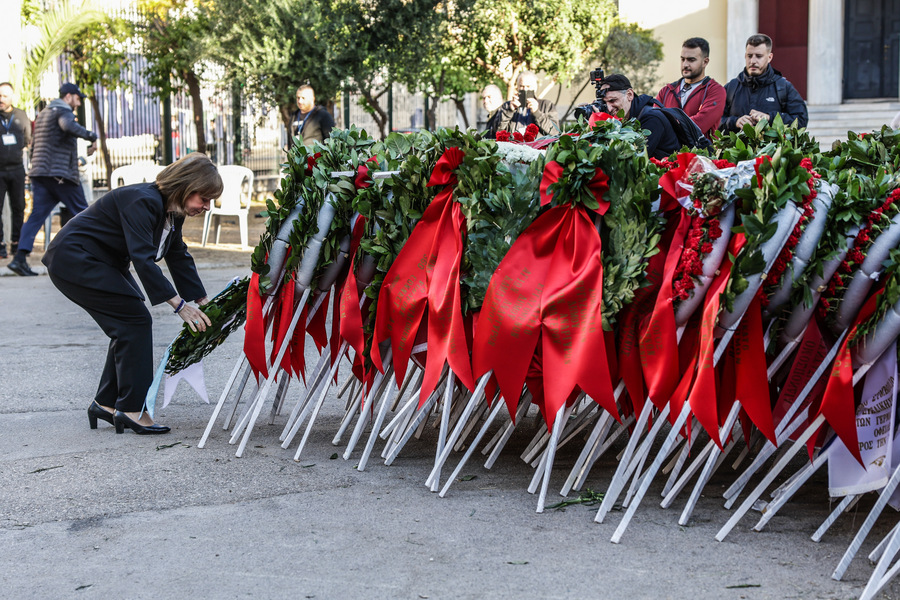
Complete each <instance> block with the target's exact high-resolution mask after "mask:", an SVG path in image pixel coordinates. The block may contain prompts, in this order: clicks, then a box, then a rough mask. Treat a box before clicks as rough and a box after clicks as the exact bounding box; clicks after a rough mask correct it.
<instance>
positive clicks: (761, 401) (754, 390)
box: [720, 298, 777, 445]
mask: <svg viewBox="0 0 900 600" xmlns="http://www.w3.org/2000/svg"><path fill="white" fill-rule="evenodd" d="M731 346H732V348H733V349H734V367H735V399H736V400H737V401H738V402H740V403H741V407H743V409H744V411H745V412H746V413H747V416H748V417H749V418H750V420H751V421H752V422H753V424H754V425H756V427H757V429H759V431H760V432H761V433H762V434H763V435H764V436H766V439H768V440H769V441H770V442H772V444H773V445H777V444H776V441H775V423H774V419H773V417H772V402H771V399H770V398H769V386H768V385H766V384H764V383H763V382H767V381H768V374H767V373H766V348H765V343H764V341H763V326H762V307H761V306H760V301H759V299H758V298H756V299H754V300H753V302H752V303H751V304H750V307H749V308H748V309H747V313H746V314H745V315H744V318H743V319H742V320H741V324H740V326H739V327H738V330H737V331H736V332H735V334H734V341H733V343H732V345H731ZM730 406H731V405H730V403H729V405H728V406H727V407H723V408H724V410H725V411H727V410H728V409H729V408H730ZM720 414H723V413H721V412H720Z"/></svg>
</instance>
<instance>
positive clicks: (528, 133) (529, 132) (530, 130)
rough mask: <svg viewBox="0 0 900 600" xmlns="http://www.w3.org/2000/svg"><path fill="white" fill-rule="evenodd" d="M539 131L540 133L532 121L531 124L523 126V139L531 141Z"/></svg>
mask: <svg viewBox="0 0 900 600" xmlns="http://www.w3.org/2000/svg"><path fill="white" fill-rule="evenodd" d="M539 133H540V130H539V129H538V127H537V125H535V124H534V123H532V124H531V125H529V126H528V127H526V128H525V141H526V142H533V141H534V140H535V138H536V137H537V136H538V134H539Z"/></svg>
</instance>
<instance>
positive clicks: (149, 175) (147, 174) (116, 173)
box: [109, 163, 165, 190]
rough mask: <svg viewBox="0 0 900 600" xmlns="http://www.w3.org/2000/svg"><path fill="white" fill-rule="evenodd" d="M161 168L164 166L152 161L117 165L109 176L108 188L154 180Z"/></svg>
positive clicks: (112, 188)
mask: <svg viewBox="0 0 900 600" xmlns="http://www.w3.org/2000/svg"><path fill="white" fill-rule="evenodd" d="M163 169H165V167H163V166H161V165H155V164H152V163H147V164H132V165H124V166H121V167H117V168H115V169H113V172H112V173H111V174H110V176H109V189H111V190H114V189H116V188H120V187H122V186H125V185H132V184H135V183H148V182H151V181H156V176H157V175H159V173H160V171H162V170H163Z"/></svg>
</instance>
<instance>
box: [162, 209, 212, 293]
mask: <svg viewBox="0 0 900 600" xmlns="http://www.w3.org/2000/svg"><path fill="white" fill-rule="evenodd" d="M183 225H184V217H178V218H177V219H175V227H174V228H173V229H172V233H171V235H172V243H171V244H170V245H169V250H168V251H167V252H166V255H165V257H164V258H165V259H166V265H167V266H168V267H169V273H171V274H172V279H173V280H174V281H175V288H176V289H177V290H178V294H179V295H180V296H181V297H182V298H184V299H185V300H188V301H190V302H193V301H194V300H199V299H200V298H203V297H205V296H206V290H205V289H204V287H203V283H202V282H201V281H200V274H199V273H197V266H196V265H195V264H194V257H193V256H191V255H190V253H189V252H188V249H187V245H186V244H185V243H184V239H182V237H181V229H182V227H183ZM169 298H171V296H169ZM167 300H168V298H167Z"/></svg>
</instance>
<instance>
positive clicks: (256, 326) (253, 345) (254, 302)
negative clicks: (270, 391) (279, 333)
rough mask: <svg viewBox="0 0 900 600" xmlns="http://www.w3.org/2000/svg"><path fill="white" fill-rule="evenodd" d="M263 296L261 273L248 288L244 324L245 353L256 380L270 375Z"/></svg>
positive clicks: (251, 278)
mask: <svg viewBox="0 0 900 600" xmlns="http://www.w3.org/2000/svg"><path fill="white" fill-rule="evenodd" d="M262 308H263V307H262V297H261V296H260V293H259V274H258V273H254V274H253V275H252V276H251V277H250V287H249V289H248V290H247V322H246V323H245V324H244V355H245V356H246V357H247V362H248V363H249V365H250V368H251V369H252V370H253V375H254V377H256V381H257V382H258V381H259V376H260V374H262V376H263V377H268V376H269V370H268V369H267V368H266V324H265V320H264V319H263V314H262Z"/></svg>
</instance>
